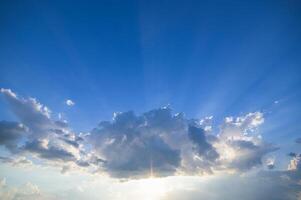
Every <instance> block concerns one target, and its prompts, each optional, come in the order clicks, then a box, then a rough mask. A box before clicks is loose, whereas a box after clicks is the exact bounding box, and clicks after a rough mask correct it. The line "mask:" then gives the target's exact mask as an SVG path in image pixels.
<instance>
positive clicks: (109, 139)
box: [89, 108, 181, 178]
mask: <svg viewBox="0 0 301 200" xmlns="http://www.w3.org/2000/svg"><path fill="white" fill-rule="evenodd" d="M157 118H158V119H160V120H157ZM176 120H177V118H176V117H174V116H172V115H171V111H170V109H167V108H166V109H165V108H164V109H157V110H153V111H150V112H148V113H145V114H143V115H142V116H136V115H135V114H134V113H133V112H126V113H119V114H117V115H116V116H115V118H114V120H113V122H101V123H100V125H99V127H97V128H96V129H94V130H93V131H92V133H91V136H90V140H89V141H91V143H92V145H93V146H94V148H95V149H97V151H98V153H99V155H102V156H103V157H104V159H105V161H106V162H105V163H104V168H105V169H106V170H107V171H108V172H109V173H110V174H111V175H112V176H114V177H122V178H128V177H139V176H149V175H150V173H151V171H153V173H154V174H156V175H157V176H166V175H171V174H173V173H174V172H175V171H176V169H177V168H178V167H179V165H180V160H181V158H180V151H179V149H174V148H172V147H171V146H170V145H169V144H167V143H166V142H165V141H164V136H163V135H165V134H166V133H168V132H170V131H172V130H173V129H174V128H175V126H174V125H173V123H176V122H175V121H176Z"/></svg>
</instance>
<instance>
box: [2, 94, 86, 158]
mask: <svg viewBox="0 0 301 200" xmlns="http://www.w3.org/2000/svg"><path fill="white" fill-rule="evenodd" d="M1 92H2V93H3V95H4V97H5V99H6V100H7V101H8V103H9V105H10V108H11V110H12V111H13V113H14V114H15V115H16V117H17V118H18V119H19V120H20V123H16V122H5V121H2V122H0V137H1V138H2V139H1V143H0V145H1V144H3V145H4V146H5V147H6V148H8V149H12V148H13V147H14V148H16V146H17V142H18V139H19V138H20V137H21V136H23V135H24V134H23V135H22V134H21V133H22V131H23V132H24V130H25V128H24V127H26V131H27V134H26V136H25V135H24V136H25V138H23V140H22V142H23V143H21V144H19V146H18V151H19V152H14V153H19V154H24V153H31V154H33V155H36V156H37V157H39V158H42V159H46V160H49V161H56V163H57V161H61V162H64V161H72V162H74V163H76V162H77V160H80V159H81V154H84V152H83V151H81V146H80V143H81V142H82V138H80V137H79V136H78V135H77V134H75V133H74V132H72V131H71V130H70V129H69V127H68V123H67V122H66V121H62V120H59V121H56V120H53V119H52V118H51V111H50V110H49V109H48V108H47V107H46V106H44V105H42V104H41V103H39V102H38V101H37V100H36V99H35V98H31V97H29V98H22V97H19V96H18V95H17V94H15V93H14V92H12V91H11V90H10V89H1Z"/></svg>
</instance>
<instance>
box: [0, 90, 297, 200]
mask: <svg viewBox="0 0 301 200" xmlns="http://www.w3.org/2000/svg"><path fill="white" fill-rule="evenodd" d="M1 93H2V94H3V96H4V98H5V99H6V101H7V102H8V103H9V105H10V109H11V111H12V112H13V113H14V115H15V116H16V118H17V119H18V121H17V122H10V121H0V145H1V146H2V147H4V148H5V149H6V150H7V152H8V155H9V156H7V155H5V156H4V155H1V156H0V161H1V162H2V163H6V164H10V165H12V166H16V167H27V166H32V165H35V162H36V160H39V164H41V162H42V164H43V165H51V166H56V167H59V168H61V172H62V173H67V172H69V171H71V170H83V171H86V172H89V173H93V174H95V173H100V174H107V175H109V176H110V177H114V178H118V179H126V180H130V179H140V178H148V177H150V176H151V177H167V176H177V175H181V176H183V175H184V176H186V175H189V176H191V175H192V176H202V175H210V174H223V175H225V174H235V175H233V176H231V177H230V178H229V177H227V178H226V179H224V180H219V181H218V183H220V187H226V186H225V185H223V183H228V182H231V184H233V185H237V187H238V186H239V185H242V184H245V183H246V181H247V182H248V185H245V187H244V190H241V192H242V193H239V192H235V193H233V195H234V196H233V195H231V194H230V195H229V194H224V195H215V196H214V195H213V194H214V192H210V188H215V187H218V185H216V184H215V186H214V187H213V186H212V187H209V186H208V187H209V188H208V191H209V192H206V191H203V190H196V191H195V192H193V191H190V193H187V191H186V192H185V191H181V192H180V193H177V192H175V191H174V192H172V193H169V194H168V196H167V199H170V198H172V199H177V198H178V199H183V198H182V197H181V195H186V197H187V198H188V197H189V198H190V199H194V198H195V199H198V198H196V197H198V196H200V195H201V196H203V197H208V198H207V199H221V196H223V199H233V198H232V197H236V196H237V197H238V196H245V197H246V198H244V199H248V198H249V199H254V198H255V197H250V196H252V195H251V194H253V193H256V192H255V190H256V188H258V187H260V188H265V189H264V190H265V191H266V192H264V193H262V194H261V193H258V192H257V194H256V198H255V199H288V200H291V199H292V200H293V199H298V198H300V191H301V190H300V184H299V182H300V180H301V163H300V162H301V156H300V154H298V153H294V152H291V153H290V154H289V156H290V157H291V160H290V163H289V164H288V168H287V169H285V170H282V171H279V170H274V169H275V158H274V157H271V156H270V155H269V154H270V153H271V152H273V151H276V150H278V147H277V146H275V145H273V144H271V143H267V142H265V141H264V140H263V138H262V136H261V134H260V130H259V127H260V126H261V125H262V124H263V123H264V115H263V113H261V112H253V113H248V114H246V115H243V116H238V117H233V116H230V117H225V118H224V120H223V122H222V123H221V124H220V125H218V126H217V127H213V125H212V124H213V123H212V122H213V117H212V116H210V117H206V118H203V119H188V118H186V117H185V115H184V114H183V113H175V114H174V113H173V111H172V110H171V108H169V107H162V108H158V109H153V110H150V111H148V112H145V113H142V114H140V115H136V114H135V113H134V112H133V111H129V112H123V113H121V112H119V113H114V115H113V118H112V119H111V120H109V121H101V122H100V123H99V124H98V125H97V126H96V127H95V128H93V129H92V130H91V131H87V132H85V133H76V132H74V131H73V130H72V129H71V128H70V127H69V125H68V122H67V121H64V120H62V118H59V119H58V120H56V119H54V118H53V117H52V113H51V111H50V109H49V108H48V107H46V106H44V105H43V104H41V103H40V102H38V101H37V100H36V99H35V98H31V97H29V98H23V97H20V96H18V95H17V94H16V93H14V92H13V91H11V90H10V89H1ZM296 143H297V144H300V138H297V139H296ZM32 158H34V160H33V159H32ZM264 168H265V169H268V171H266V170H263V169H264ZM254 169H255V170H256V169H257V170H259V172H258V173H256V175H255V176H247V177H244V174H246V172H252V171H254ZM233 177H235V178H233ZM258 178H259V179H258ZM1 184H2V186H1V187H2V189H1V190H2V192H1V195H2V196H3V195H12V197H14V198H15V196H18V195H19V193H20V191H18V190H14V192H13V191H11V190H8V189H7V188H5V186H4V185H5V182H4V181H3V180H2V182H1ZM209 184H210V183H209ZM226 185H227V184H226ZM26 187H27V186H26ZM204 187H205V186H202V188H204ZM29 188H30V189H31V190H34V193H28V194H27V193H26V194H25V195H20V197H21V196H25V197H29V198H32V197H33V195H34V196H37V197H40V195H41V194H39V192H38V190H35V189H34V187H32V185H29ZM248 188H249V189H248ZM275 188H276V191H275ZM214 190H215V189H214ZM229 190H230V189H229ZM258 190H259V189H258ZM16 191H17V192H16ZM243 192H245V194H243ZM219 194H223V193H219ZM247 194H248V195H247ZM212 195H213V196H212ZM235 195H236V196H235ZM12 197H11V196H9V197H8V196H5V198H8V199H9V198H12ZM247 197H248V198H247ZM14 198H12V199H14ZM25 199H26V198H25Z"/></svg>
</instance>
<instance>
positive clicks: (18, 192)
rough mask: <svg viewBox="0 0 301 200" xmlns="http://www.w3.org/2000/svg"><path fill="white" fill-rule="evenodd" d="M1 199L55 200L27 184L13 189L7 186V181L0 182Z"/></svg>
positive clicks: (34, 186)
mask: <svg viewBox="0 0 301 200" xmlns="http://www.w3.org/2000/svg"><path fill="white" fill-rule="evenodd" d="M0 199H5V200H50V199H52V200H54V199H55V198H54V197H51V196H50V195H48V194H46V193H44V192H42V191H41V190H40V188H39V187H38V186H37V185H35V184H33V183H31V182H27V183H25V184H23V185H20V186H18V187H12V186H9V185H7V184H6V179H5V178H3V179H1V180H0Z"/></svg>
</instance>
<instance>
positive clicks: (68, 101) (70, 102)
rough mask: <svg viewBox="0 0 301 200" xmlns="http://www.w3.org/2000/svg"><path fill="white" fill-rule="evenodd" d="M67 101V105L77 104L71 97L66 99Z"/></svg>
mask: <svg viewBox="0 0 301 200" xmlns="http://www.w3.org/2000/svg"><path fill="white" fill-rule="evenodd" d="M65 103H66V105H67V106H74V105H75V103H74V101H72V100H71V99H67V100H66V101H65Z"/></svg>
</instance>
